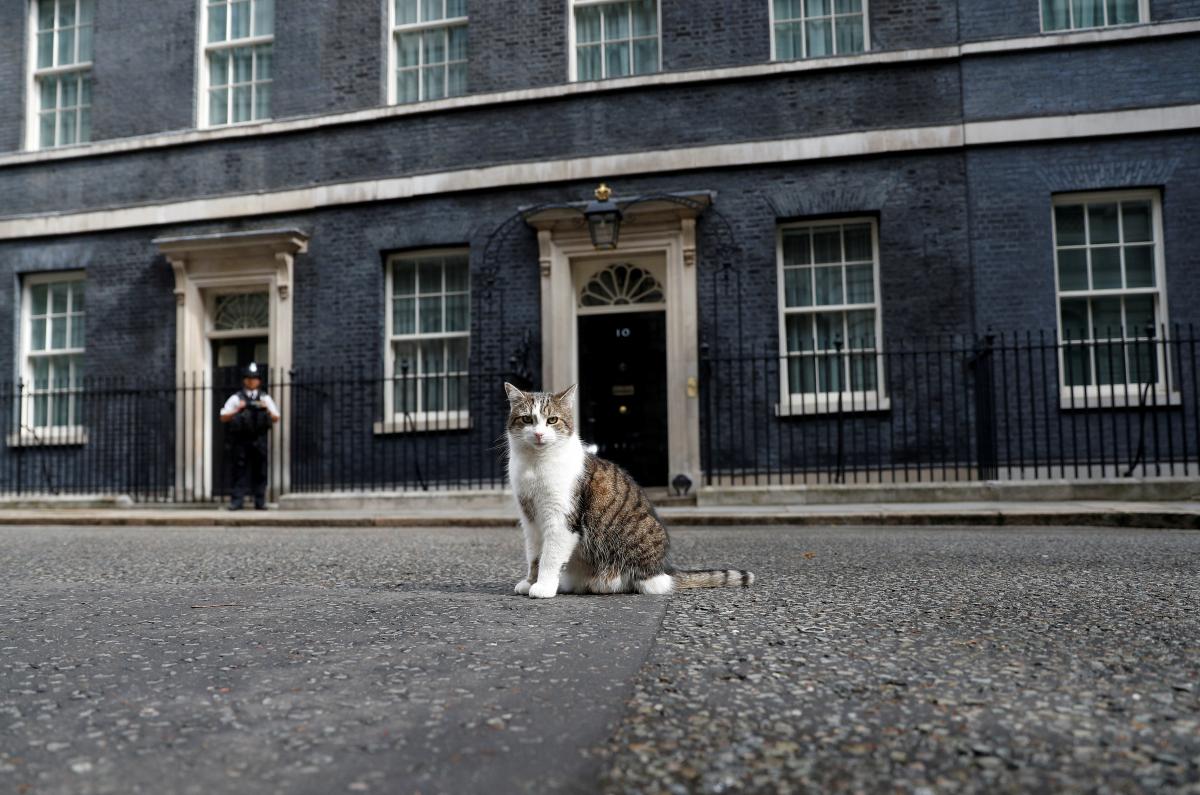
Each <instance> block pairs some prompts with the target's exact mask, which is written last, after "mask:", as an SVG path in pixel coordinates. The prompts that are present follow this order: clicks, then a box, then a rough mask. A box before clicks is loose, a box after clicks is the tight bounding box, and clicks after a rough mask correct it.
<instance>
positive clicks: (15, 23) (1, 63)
mask: <svg viewBox="0 0 1200 795" xmlns="http://www.w3.org/2000/svg"><path fill="white" fill-rule="evenodd" d="M27 8H28V6H27V5H26V0H0V37H2V38H0V41H4V42H6V44H5V46H4V47H0V152H10V151H14V150H17V149H20V148H21V144H22V142H23V140H24V137H25V70H26V65H25V47H23V46H21V44H22V43H24V42H25V41H26V40H27V36H28V32H27V31H26V27H27V25H26V21H27V20H28V15H27V14H26V9H27ZM0 196H2V194H0ZM3 206H4V205H3V202H2V200H0V207H3Z"/></svg>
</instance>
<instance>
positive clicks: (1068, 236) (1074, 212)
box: [1054, 204, 1087, 246]
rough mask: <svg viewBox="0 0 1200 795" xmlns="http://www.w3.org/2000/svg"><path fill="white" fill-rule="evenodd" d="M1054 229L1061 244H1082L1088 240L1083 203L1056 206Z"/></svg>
mask: <svg viewBox="0 0 1200 795" xmlns="http://www.w3.org/2000/svg"><path fill="white" fill-rule="evenodd" d="M1054 230H1055V233H1056V237H1057V243H1058V245H1060V246H1081V245H1083V244H1084V243H1086V242H1087V239H1086V238H1085V237H1084V229H1083V205H1081V204H1072V205H1064V206H1059V207H1055V208H1054Z"/></svg>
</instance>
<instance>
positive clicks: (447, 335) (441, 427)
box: [375, 247, 474, 434]
mask: <svg viewBox="0 0 1200 795" xmlns="http://www.w3.org/2000/svg"><path fill="white" fill-rule="evenodd" d="M446 256H461V257H465V258H466V260H467V307H468V309H467V328H466V330H465V331H439V332H426V333H422V332H420V331H419V330H418V331H416V332H414V333H412V334H396V333H394V325H393V305H392V302H393V299H394V296H395V294H394V291H393V272H394V265H395V263H396V262H398V261H405V260H420V259H424V258H427V257H446ZM443 279H444V277H443ZM441 294H442V295H443V296H444V295H445V292H444V290H443V292H442V293H441ZM420 295H421V293H420V292H417V293H415V294H414V298H415V297H418V296H420ZM443 306H444V305H443ZM473 310H474V306H473V304H472V285H471V266H470V250H469V249H468V248H465V247H447V248H430V249H419V250H414V251H400V252H396V253H394V254H390V255H388V256H387V258H386V259H385V262H384V354H383V359H384V361H383V376H384V382H383V399H384V404H383V416H384V421H383V422H381V423H380V422H377V423H375V433H376V434H388V433H424V432H426V431H452V430H460V429H464V428H470V427H471V416H470V410H469V408H464V409H457V410H451V409H444V410H440V411H425V410H423V409H422V410H418V411H410V412H408V414H407V415H405V414H401V413H398V412H396V400H395V398H396V392H395V390H396V383H395V379H396V378H397V373H396V345H397V343H404V342H412V343H414V344H417V345H418V346H419V345H420V344H421V343H422V342H434V341H445V340H449V339H463V340H466V341H467V367H468V369H467V371H466V373H465V375H464V376H463V377H465V378H466V381H467V394H468V396H469V395H470V383H471V378H472V374H471V372H470V369H469V368H470V352H471V323H472V319H471V313H472V311H473ZM418 311H419V310H418ZM442 375H443V377H445V376H449V375H452V374H451V373H443V374H442ZM413 377H414V378H416V379H417V386H416V390H417V395H418V399H419V397H420V391H421V380H420V374H419V373H417V374H413Z"/></svg>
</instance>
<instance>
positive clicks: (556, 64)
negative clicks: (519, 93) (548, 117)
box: [467, 0, 569, 94]
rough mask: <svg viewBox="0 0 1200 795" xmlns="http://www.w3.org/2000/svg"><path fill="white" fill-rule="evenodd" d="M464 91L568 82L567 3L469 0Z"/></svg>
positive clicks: (554, 0)
mask: <svg viewBox="0 0 1200 795" xmlns="http://www.w3.org/2000/svg"><path fill="white" fill-rule="evenodd" d="M467 13H468V14H469V15H470V18H471V21H470V28H469V29H468V31H467V41H468V44H467V47H468V52H469V54H470V63H469V64H468V65H467V90H468V91H469V92H470V93H472V94H479V93H486V92H490V91H511V90H514V89H521V88H535V87H538V86H548V85H555V84H558V83H565V82H567V79H568V75H567V57H568V54H567V49H568V47H569V44H568V42H567V4H566V3H563V2H559V1H558V0H471V1H470V2H469V3H468V5H467Z"/></svg>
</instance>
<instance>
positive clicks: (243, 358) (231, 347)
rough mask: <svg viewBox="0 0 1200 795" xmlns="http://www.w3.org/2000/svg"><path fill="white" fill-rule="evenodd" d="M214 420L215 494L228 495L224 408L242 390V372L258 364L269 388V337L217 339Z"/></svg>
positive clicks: (214, 345)
mask: <svg viewBox="0 0 1200 795" xmlns="http://www.w3.org/2000/svg"><path fill="white" fill-rule="evenodd" d="M212 346H213V350H212V354H213V358H212V360H213V380H212V384H213V396H212V405H213V417H212V429H213V440H212V456H213V461H212V483H213V494H214V495H216V496H218V497H224V496H227V495H228V494H229V492H230V487H231V486H232V481H231V479H230V477H231V475H230V472H229V458H228V445H227V444H226V440H225V425H223V424H222V423H221V419H220V414H221V408H222V407H223V406H224V405H225V401H226V400H228V399H229V396H230V395H232V394H233V393H235V392H237V391H238V390H239V389H241V388H242V370H244V369H245V368H246V366H247V365H249V364H250V362H255V363H256V364H257V365H258V366H259V368H260V369H261V370H263V376H264V377H263V389H269V386H270V385H269V384H268V383H267V379H266V377H265V376H266V375H267V373H269V372H270V371H269V370H268V369H267V364H268V363H267V338H266V337H241V338H238V339H229V340H213V344H212Z"/></svg>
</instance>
